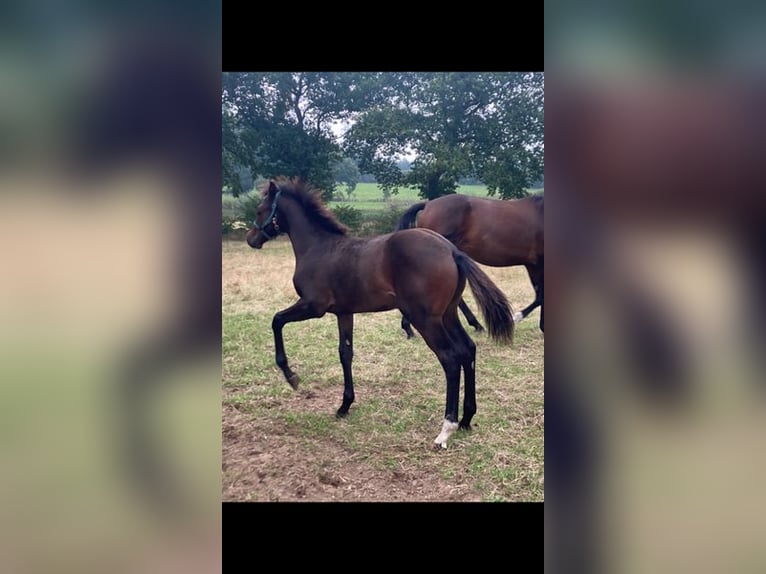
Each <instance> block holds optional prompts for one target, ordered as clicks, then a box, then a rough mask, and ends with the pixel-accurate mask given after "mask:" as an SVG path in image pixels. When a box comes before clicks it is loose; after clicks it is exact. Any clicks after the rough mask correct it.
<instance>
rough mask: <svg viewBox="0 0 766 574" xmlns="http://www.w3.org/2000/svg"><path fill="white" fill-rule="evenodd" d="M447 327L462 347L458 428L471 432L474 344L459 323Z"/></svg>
mask: <svg viewBox="0 0 766 574" xmlns="http://www.w3.org/2000/svg"><path fill="white" fill-rule="evenodd" d="M455 319H457V317H455ZM448 327H449V328H450V334H451V335H452V338H453V339H455V340H457V341H460V342H462V345H463V349H462V354H461V364H462V366H463V373H464V375H465V394H464V395H463V418H462V419H461V420H460V428H461V429H463V430H471V419H472V418H473V415H475V414H476V343H474V342H473V340H472V339H471V337H470V336H469V335H468V333H466V332H465V329H463V326H462V325H461V324H460V321H458V320H454V321H450V324H449V325H448Z"/></svg>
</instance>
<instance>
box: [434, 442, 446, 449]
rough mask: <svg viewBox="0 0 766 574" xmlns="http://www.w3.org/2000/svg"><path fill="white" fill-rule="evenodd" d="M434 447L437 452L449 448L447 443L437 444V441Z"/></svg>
mask: <svg viewBox="0 0 766 574" xmlns="http://www.w3.org/2000/svg"><path fill="white" fill-rule="evenodd" d="M433 446H434V450H435V451H441V450H443V449H446V448H447V443H446V442H436V441H434V445H433Z"/></svg>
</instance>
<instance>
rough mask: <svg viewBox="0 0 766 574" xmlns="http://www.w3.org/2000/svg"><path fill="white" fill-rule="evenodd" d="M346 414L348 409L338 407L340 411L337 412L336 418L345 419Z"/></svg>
mask: <svg viewBox="0 0 766 574" xmlns="http://www.w3.org/2000/svg"><path fill="white" fill-rule="evenodd" d="M346 415H348V411H343V410H341V409H338V412H336V413H335V418H336V419H345V418H346Z"/></svg>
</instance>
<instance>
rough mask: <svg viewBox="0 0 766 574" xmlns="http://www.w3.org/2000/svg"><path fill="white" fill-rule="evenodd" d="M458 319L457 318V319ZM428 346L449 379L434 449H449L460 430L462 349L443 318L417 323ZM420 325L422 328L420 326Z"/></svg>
mask: <svg viewBox="0 0 766 574" xmlns="http://www.w3.org/2000/svg"><path fill="white" fill-rule="evenodd" d="M456 318H457V317H456ZM414 325H415V326H416V327H418V331H420V334H421V335H422V336H423V340H425V342H426V344H427V345H428V346H429V347H430V349H431V350H432V351H433V352H434V353H435V354H436V357H437V359H439V362H440V363H441V366H442V368H443V369H444V374H445V375H446V377H447V401H446V406H445V409H444V422H443V423H442V430H441V432H440V433H439V436H437V437H436V439H435V440H434V448H447V440H448V439H449V437H450V435H451V434H452V433H453V432H455V430H457V428H458V423H457V415H458V402H459V399H460V367H461V361H460V354H461V353H460V348H461V347H462V345H461V346H460V347H456V345H455V342H454V341H452V340H451V338H450V336H449V333H448V332H447V330H446V329H445V328H444V325H443V324H442V321H441V318H439V317H429V318H428V319H425V320H424V321H423V322H422V323H421V322H420V321H418V322H415V323H414ZM419 325H420V326H419Z"/></svg>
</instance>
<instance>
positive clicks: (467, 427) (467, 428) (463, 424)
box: [458, 423, 473, 432]
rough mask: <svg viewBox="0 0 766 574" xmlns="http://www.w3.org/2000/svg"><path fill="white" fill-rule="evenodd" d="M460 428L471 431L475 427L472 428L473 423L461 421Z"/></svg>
mask: <svg viewBox="0 0 766 574" xmlns="http://www.w3.org/2000/svg"><path fill="white" fill-rule="evenodd" d="M458 428H459V429H460V430H464V431H468V432H471V431H472V430H473V429H472V428H471V423H467V424H466V423H460V427H458Z"/></svg>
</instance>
